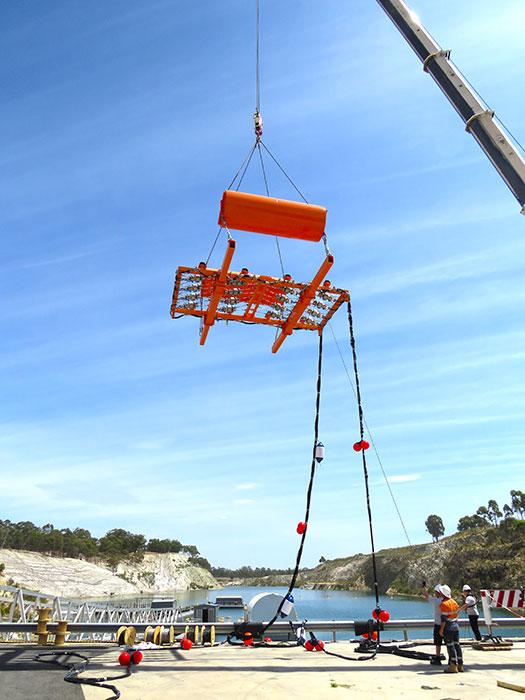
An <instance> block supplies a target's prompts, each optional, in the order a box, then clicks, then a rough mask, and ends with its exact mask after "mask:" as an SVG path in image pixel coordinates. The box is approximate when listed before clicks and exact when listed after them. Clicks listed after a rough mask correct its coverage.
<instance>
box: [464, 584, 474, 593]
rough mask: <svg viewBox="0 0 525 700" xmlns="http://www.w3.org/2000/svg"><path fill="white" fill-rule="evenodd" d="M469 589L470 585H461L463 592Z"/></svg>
mask: <svg viewBox="0 0 525 700" xmlns="http://www.w3.org/2000/svg"><path fill="white" fill-rule="evenodd" d="M471 590H472V588H471V587H470V586H467V584H465V585H464V586H463V592H465V591H471Z"/></svg>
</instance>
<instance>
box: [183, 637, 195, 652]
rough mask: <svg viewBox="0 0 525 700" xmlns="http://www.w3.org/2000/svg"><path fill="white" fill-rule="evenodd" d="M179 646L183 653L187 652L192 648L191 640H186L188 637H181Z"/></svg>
mask: <svg viewBox="0 0 525 700" xmlns="http://www.w3.org/2000/svg"><path fill="white" fill-rule="evenodd" d="M180 645H181V648H182V649H184V651H189V650H190V649H191V648H192V646H193V642H192V641H191V639H188V637H183V638H182V639H181V641H180Z"/></svg>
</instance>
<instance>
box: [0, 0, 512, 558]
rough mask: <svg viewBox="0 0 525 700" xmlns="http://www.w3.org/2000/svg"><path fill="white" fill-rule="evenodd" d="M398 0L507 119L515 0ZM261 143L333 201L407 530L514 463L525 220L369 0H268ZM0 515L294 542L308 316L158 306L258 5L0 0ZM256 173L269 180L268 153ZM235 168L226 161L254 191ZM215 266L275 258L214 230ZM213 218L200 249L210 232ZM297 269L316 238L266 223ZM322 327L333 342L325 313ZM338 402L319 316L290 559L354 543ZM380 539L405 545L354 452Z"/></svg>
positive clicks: (209, 180) (341, 397)
mask: <svg viewBox="0 0 525 700" xmlns="http://www.w3.org/2000/svg"><path fill="white" fill-rule="evenodd" d="M411 4H412V6H413V9H414V10H415V11H416V12H418V14H419V15H420V17H421V19H422V21H423V22H424V24H425V25H426V26H427V28H428V29H429V30H430V32H431V33H432V34H433V35H434V36H435V37H436V39H437V40H438V41H439V42H440V43H441V44H442V46H444V47H446V48H451V49H452V50H453V54H452V56H453V59H454V60H455V62H456V64H457V65H458V66H459V67H460V69H461V70H462V71H463V73H464V74H465V75H466V76H467V77H468V78H469V80H470V81H471V82H472V83H473V84H474V85H475V86H476V88H477V90H478V91H479V93H480V94H481V95H482V96H483V97H484V98H485V99H486V100H487V102H488V103H489V105H490V106H491V107H492V108H493V109H495V110H496V113H497V114H498V115H500V116H501V117H502V119H503V121H504V122H505V123H506V124H507V126H508V127H510V128H511V129H512V131H513V132H514V133H515V134H516V135H517V136H518V137H520V138H521V140H522V141H523V140H524V139H525V120H524V117H523V114H524V107H525V97H524V95H523V91H522V90H521V86H522V84H523V65H524V62H523V58H524V57H523V41H522V27H523V24H524V21H525V7H524V6H523V2H521V0H505V1H504V0H502V2H500V3H492V2H491V3H489V2H482V3H480V2H478V1H476V0H463V2H462V3H461V4H460V7H458V6H457V3H455V2H452V0H442V1H441V2H439V3H435V2H433V1H432V0H413V2H412V3H411ZM261 12H262V17H261V24H262V37H261V50H262V66H261V71H262V73H261V79H262V111H263V115H264V120H265V136H264V138H265V142H266V143H267V144H268V146H269V147H270V148H271V150H272V151H273V152H274V153H275V154H276V155H277V156H278V158H279V159H280V161H281V162H282V163H283V164H284V165H285V166H286V168H287V170H288V171H289V172H290V174H291V175H292V177H293V178H294V180H295V181H296V182H297V184H298V185H299V187H300V188H301V189H302V191H303V192H304V193H305V195H306V196H307V197H308V199H309V200H310V201H312V202H315V203H319V204H323V205H325V206H326V207H327V208H328V210H329V214H328V232H329V240H330V243H331V246H332V248H333V250H334V253H335V258H336V263H335V266H334V268H333V271H332V274H331V275H330V277H331V279H332V280H333V282H334V283H335V284H336V285H337V286H340V287H347V288H349V289H350V291H351V293H352V298H353V306H354V314H355V326H356V333H357V337H358V352H359V362H360V369H361V383H362V392H363V399H364V405H365V412H366V417H367V421H368V424H369V426H370V428H371V430H372V434H373V437H374V440H375V443H376V445H377V448H378V450H379V453H380V455H381V459H382V461H383V463H384V466H385V469H386V471H387V473H388V475H389V477H390V479H391V482H392V488H393V489H394V492H395V494H396V498H397V499H398V502H399V507H400V510H401V513H402V515H403V517H404V519H405V521H406V525H407V528H408V532H409V535H410V537H411V539H412V540H413V541H414V542H421V541H425V540H427V539H428V535H427V533H425V529H424V521H425V518H426V517H427V516H428V515H429V514H430V513H437V514H439V515H441V516H442V518H443V520H444V523H445V527H446V531H447V533H451V532H453V531H454V530H455V526H456V523H457V520H458V518H459V517H461V516H462V515H465V514H470V513H472V512H474V510H475V509H476V508H477V507H478V506H479V505H481V504H484V503H486V501H487V500H488V499H489V498H496V499H497V500H498V501H500V503H502V502H505V501H506V500H508V492H509V490H510V489H512V488H520V487H521V488H523V486H524V483H523V481H524V479H523V476H524V469H523V453H524V449H525V438H524V434H525V431H524V423H525V404H524V400H523V385H524V380H525V343H524V340H525V330H524V329H525V324H524V321H525V303H524V302H525V287H524V285H523V276H524V262H523V261H524V257H525V236H524V228H523V227H524V224H525V220H524V219H523V218H522V217H520V215H519V206H518V204H517V202H516V201H515V200H514V199H513V197H512V195H511V194H510V192H509V191H508V190H507V188H506V186H505V185H504V184H503V182H502V181H501V180H500V178H499V176H498V175H497V173H496V171H495V170H493V168H492V166H491V165H490V164H489V163H488V161H487V160H486V158H485V156H484V155H483V154H482V153H481V151H480V150H479V148H478V146H477V145H476V143H475V142H474V140H473V139H472V138H471V137H470V136H468V135H467V134H466V133H465V132H464V129H463V126H462V123H461V121H460V119H459V117H458V116H457V115H456V113H455V112H454V110H453V109H452V107H451V106H450V105H449V104H448V103H447V101H446V100H445V98H444V97H443V95H442V94H441V92H440V91H439V89H438V88H437V86H436V85H435V84H434V83H433V81H432V80H431V79H430V78H429V76H427V75H426V74H424V73H423V71H422V69H421V64H420V63H419V61H418V59H417V58H416V57H415V55H413V54H412V52H411V49H410V48H409V47H408V45H407V44H406V43H405V41H404V40H403V39H402V37H401V36H400V35H399V33H398V32H397V30H396V29H395V27H394V26H393V25H392V24H391V22H390V21H389V19H388V18H387V17H386V15H385V14H384V13H383V11H382V10H381V9H380V8H379V6H378V5H377V4H376V3H375V2H374V1H373V0H354V1H353V2H352V3H342V2H338V1H337V0H325V1H324V2H312V1H306V0H303V1H302V2H301V1H300V0H291V1H290V2H287V3H282V2H278V1H277V0H262V10H261ZM1 13H2V18H1V19H2V25H3V39H2V43H3V61H2V63H1V65H0V73H1V83H2V86H3V100H2V101H3V107H2V110H1V113H0V129H1V133H2V141H3V143H2V152H1V155H0V158H1V160H2V167H1V169H0V203H1V206H0V231H1V246H2V248H1V250H2V255H1V259H0V269H1V277H0V289H1V298H2V302H1V307H0V323H1V327H0V338H1V341H0V342H1V354H0V372H1V375H0V386H1V387H2V391H1V394H2V400H1V402H0V419H1V434H0V465H1V469H2V479H1V482H0V484H1V486H0V517H1V518H9V519H11V520H26V519H29V520H33V521H34V522H36V523H38V524H43V523H45V522H49V521H51V522H53V523H54V524H55V526H56V527H68V526H70V527H74V526H81V527H87V528H89V529H90V530H91V531H92V532H93V533H94V534H95V535H97V536H99V535H101V534H103V533H104V532H106V531H107V530H108V529H110V528H113V527H124V528H126V529H130V530H133V531H138V532H143V533H144V534H146V535H147V536H148V537H175V538H178V539H180V540H181V541H183V542H185V543H194V544H196V545H197V546H198V547H199V549H200V551H201V553H202V554H203V555H204V556H206V557H207V558H208V559H209V560H210V561H211V562H212V563H213V564H217V565H230V566H236V565H240V564H252V565H272V566H288V565H290V566H291V565H292V564H293V562H294V560H295V550H296V546H297V535H296V534H295V526H296V523H297V521H299V520H301V519H302V517H303V513H304V494H305V488H306V484H307V479H308V473H309V462H310V453H311V441H312V426H313V410H314V400H315V395H314V392H315V370H316V367H315V366H316V354H317V341H316V336H315V335H313V334H309V333H304V334H302V335H301V334H300V333H296V334H294V335H293V336H292V337H291V338H290V339H288V340H287V341H286V343H285V344H284V346H283V347H282V349H281V351H280V352H279V353H278V354H277V355H276V356H273V355H272V354H271V353H270V347H271V343H272V337H273V336H272V332H271V331H270V330H269V329H265V328H262V327H248V326H242V325H235V324H230V325H229V326H225V325H224V324H218V325H217V326H216V327H214V328H213V329H212V331H211V332H210V335H209V339H208V341H207V344H206V346H205V347H204V348H200V347H199V346H198V328H197V325H198V324H197V321H196V320H194V319H190V318H188V319H186V318H185V319H182V320H179V321H172V320H171V319H170V316H169V306H170V300H171V292H172V284H173V277H174V273H175V270H176V268H177V266H178V265H192V264H196V263H197V262H199V260H202V259H205V258H206V256H207V254H208V251H209V249H210V246H211V242H212V240H213V237H214V236H215V233H216V220H217V213H218V206H219V201H220V197H221V193H222V190H223V189H224V188H225V186H226V185H227V183H228V182H229V180H230V179H231V177H232V176H233V174H234V172H235V171H236V169H237V167H238V166H239V164H240V162H241V160H242V158H243V157H244V155H245V153H246V152H247V150H248V148H249V145H250V143H251V141H252V124H251V117H252V113H253V108H254V3H252V2H241V1H240V0H225V1H224V2H221V3H215V2H210V1H209V0H206V1H203V2H200V3H190V2H182V1H178V2H173V1H172V0H170V1H168V0H158V1H156V0H152V1H151V2H148V3H142V2H138V1H135V0H133V1H131V2H130V1H129V0H126V2H124V1H123V0H122V1H121V0H112V2H110V3H88V2H80V1H68V2H65V1H60V0H56V2H53V3H46V2H32V3H8V4H4V6H3V8H2V10H1ZM268 170H269V178H270V189H271V191H272V193H273V194H276V195H279V196H282V197H290V198H291V197H292V196H293V193H292V191H291V190H290V188H289V186H288V184H287V183H286V181H285V180H284V179H283V178H282V176H280V175H279V173H278V171H276V170H275V169H272V168H271V167H269V168H268ZM262 187H263V183H262V179H261V175H260V172H259V170H258V169H257V168H256V167H253V168H252V169H251V170H250V171H249V173H248V176H247V179H246V189H247V190H249V191H254V192H262ZM236 238H237V241H238V247H237V251H236V255H235V265H234V266H233V267H234V269H239V268H240V267H241V266H244V265H245V266H247V267H248V268H249V269H250V270H251V271H253V272H257V273H261V274H278V273H279V265H278V259H277V256H276V252H275V244H274V242H273V241H272V239H271V238H270V237H266V236H256V235H254V234H247V233H238V234H237V235H236ZM223 245H224V241H221V244H220V245H219V247H218V249H217V250H216V252H215V254H214V257H213V258H212V263H214V264H218V263H219V262H220V259H221V257H222V250H223ZM281 246H282V250H283V256H284V261H285V268H286V270H287V271H288V272H289V273H291V274H292V275H293V277H294V278H295V279H297V280H301V281H307V280H308V279H309V277H310V276H311V274H312V272H313V271H314V270H315V269H316V266H317V265H318V264H319V262H320V260H321V258H322V249H321V247H320V246H316V245H313V244H309V243H298V242H292V241H283V242H282V244H281ZM333 330H334V333H335V335H336V337H337V339H338V342H339V343H340V345H341V347H342V348H343V349H344V352H345V355H346V358H347V361H348V362H350V354H349V347H348V336H347V330H348V329H347V324H346V317H345V314H344V313H342V312H341V313H340V314H339V316H338V317H336V318H335V319H334V322H333ZM357 435H358V426H357V415H356V407H355V400H354V398H353V394H352V393H351V389H350V386H349V384H348V380H347V378H346V375H345V372H344V368H343V366H342V364H341V362H340V358H339V356H338V353H337V349H336V347H335V345H334V342H333V339H332V336H331V333H326V334H325V373H324V393H323V401H322V414H321V434H320V436H321V439H322V440H323V442H324V443H325V445H326V449H327V455H326V459H325V461H324V463H323V464H322V466H321V468H320V469H319V472H318V478H317V482H316V487H315V492H314V500H313V507H312V514H311V525H310V530H309V536H308V538H307V545H306V548H305V553H304V563H305V564H314V563H316V562H317V560H318V559H319V557H320V556H321V555H324V556H325V557H330V558H331V557H335V556H342V555H349V554H353V553H356V552H359V551H368V550H369V542H368V534H367V527H366V521H365V517H366V514H365V503H364V493H363V483H362V474H361V465H360V459H359V457H358V456H357V455H356V454H355V453H354V452H353V451H352V449H351V446H352V443H353V442H354V441H355V439H356V437H357ZM369 462H370V463H369V469H370V479H371V484H372V501H373V507H374V514H375V527H376V540H377V546H378V547H386V546H395V545H401V544H404V543H405V539H404V535H403V531H402V528H401V525H400V523H399V521H398V519H397V516H396V514H395V511H394V508H393V506H392V502H391V501H390V498H389V496H388V493H387V489H386V486H385V483H384V480H383V478H382V475H381V472H380V470H379V466H378V464H377V462H376V461H375V459H374V457H373V455H372V454H371V453H370V460H369Z"/></svg>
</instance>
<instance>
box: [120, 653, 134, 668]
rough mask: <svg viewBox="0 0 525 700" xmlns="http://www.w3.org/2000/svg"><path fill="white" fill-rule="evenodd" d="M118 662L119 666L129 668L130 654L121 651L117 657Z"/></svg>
mask: <svg viewBox="0 0 525 700" xmlns="http://www.w3.org/2000/svg"><path fill="white" fill-rule="evenodd" d="M118 662H119V664H120V665H121V666H129V665H130V663H131V654H129V653H128V652H127V651H123V652H122V653H121V654H120V655H119V657H118Z"/></svg>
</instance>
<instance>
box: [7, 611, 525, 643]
mask: <svg viewBox="0 0 525 700" xmlns="http://www.w3.org/2000/svg"><path fill="white" fill-rule="evenodd" d="M492 623H493V627H495V628H496V630H497V628H498V627H512V628H525V618H507V617H500V618H493V620H492ZM302 624H303V623H301V622H294V623H293V626H294V627H297V626H299V625H302ZM458 624H459V625H460V627H467V628H468V627H469V621H468V620H458ZM480 624H484V620H483V619H482V618H480ZM149 626H150V624H148V623H145V622H138V623H134V624H133V627H134V628H135V630H136V632H137V634H144V631H145V630H146V628H147V627H149ZM172 626H173V628H174V632H175V634H176V635H178V634H183V633H185V631H186V629H187V628H190V629H193V628H195V627H202V623H199V622H184V623H183V622H173V623H172ZM207 626H208V627H209V626H211V624H210V625H207ZM213 626H214V627H215V632H216V634H218V635H227V634H232V633H233V632H234V631H235V625H234V623H232V622H215V623H213ZM433 626H434V620H433V619H432V620H390V621H389V622H386V623H384V632H383V634H384V633H388V632H389V631H390V630H404V631H407V630H410V629H426V630H429V629H430V630H432V628H433ZM57 627H58V624H57V623H56V622H50V623H49V624H48V625H47V629H48V632H49V634H51V635H52V634H55V633H56V630H57ZM120 627H121V624H120V623H115V622H93V621H85V622H70V623H68V627H67V629H68V633H70V634H74V635H82V636H83V637H91V638H93V639H97V638H98V639H114V637H115V635H116V632H117V630H118V629H119V628H120ZM305 627H306V628H307V629H309V630H316V631H319V632H323V631H324V632H332V634H333V635H334V641H335V635H336V634H337V632H338V631H339V632H342V631H345V632H353V631H354V629H355V621H354V620H312V621H308V622H307V623H306V624H305ZM290 629H291V625H290V623H289V622H275V623H274V624H273V625H272V626H271V627H270V628H269V631H273V632H278V631H280V632H286V631H290ZM36 632H37V623H36V622H25V623H24V622H1V623H0V637H1V636H2V635H12V634H14V633H19V634H36Z"/></svg>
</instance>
